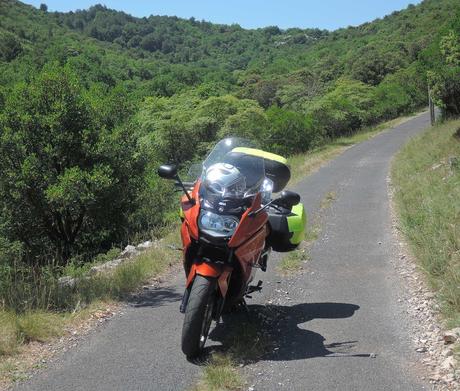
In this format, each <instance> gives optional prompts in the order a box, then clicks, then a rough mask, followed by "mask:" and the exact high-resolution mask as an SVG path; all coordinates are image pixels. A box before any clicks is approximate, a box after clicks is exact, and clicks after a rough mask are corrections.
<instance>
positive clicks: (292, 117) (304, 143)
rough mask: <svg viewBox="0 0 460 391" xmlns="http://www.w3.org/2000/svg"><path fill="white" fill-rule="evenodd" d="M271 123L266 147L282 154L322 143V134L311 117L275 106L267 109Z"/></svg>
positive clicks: (296, 151) (297, 151) (299, 150)
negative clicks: (314, 125)
mask: <svg viewBox="0 0 460 391" xmlns="http://www.w3.org/2000/svg"><path fill="white" fill-rule="evenodd" d="M267 118H268V122H269V124H270V127H269V132H268V137H267V139H265V140H264V145H265V147H266V148H267V149H268V150H270V151H273V152H276V153H279V154H281V155H286V156H287V155H290V154H293V153H299V152H304V151H307V150H308V149H309V148H311V147H313V146H316V145H318V144H320V142H321V134H320V133H319V132H318V131H317V129H315V128H314V127H313V121H312V119H311V118H310V117H306V116H305V115H303V114H300V113H296V112H294V111H289V110H284V109H282V108H279V107H276V106H273V107H271V108H270V109H269V110H268V111H267Z"/></svg>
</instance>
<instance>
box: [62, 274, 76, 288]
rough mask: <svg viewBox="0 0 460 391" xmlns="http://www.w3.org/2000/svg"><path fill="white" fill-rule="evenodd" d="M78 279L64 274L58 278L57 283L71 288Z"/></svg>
mask: <svg viewBox="0 0 460 391" xmlns="http://www.w3.org/2000/svg"><path fill="white" fill-rule="evenodd" d="M77 282H78V280H77V279H76V278H73V277H70V276H64V277H61V278H59V279H58V285H59V286H60V287H61V288H73V287H74V286H75V285H76V284H77Z"/></svg>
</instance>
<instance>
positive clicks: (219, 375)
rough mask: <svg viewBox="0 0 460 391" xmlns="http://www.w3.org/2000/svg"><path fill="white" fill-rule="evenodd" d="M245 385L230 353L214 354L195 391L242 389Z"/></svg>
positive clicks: (194, 388)
mask: <svg viewBox="0 0 460 391" xmlns="http://www.w3.org/2000/svg"><path fill="white" fill-rule="evenodd" d="M242 386H243V380H242V378H241V375H240V374H239V373H238V370H237V368H236V366H235V362H234V361H233V360H232V358H231V356H230V355H228V354H220V353H216V354H213V355H212V357H211V359H210V361H209V363H207V365H206V366H205V368H204V370H203V374H202V377H201V379H200V380H199V382H198V384H196V385H195V386H194V387H193V388H192V390H193V391H226V390H229V391H230V390H240V389H241V387H242Z"/></svg>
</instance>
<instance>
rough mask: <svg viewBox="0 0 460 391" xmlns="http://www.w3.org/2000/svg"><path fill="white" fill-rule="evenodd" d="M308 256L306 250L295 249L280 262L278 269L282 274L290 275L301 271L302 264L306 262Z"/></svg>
mask: <svg viewBox="0 0 460 391" xmlns="http://www.w3.org/2000/svg"><path fill="white" fill-rule="evenodd" d="M308 258H309V255H308V253H307V250H306V249H297V250H294V251H291V252H289V253H287V254H286V255H285V256H284V257H283V258H282V259H281V261H280V263H279V265H278V269H279V270H280V271H281V273H283V274H292V273H295V272H298V271H299V270H302V264H303V263H304V262H305V261H307V260H308Z"/></svg>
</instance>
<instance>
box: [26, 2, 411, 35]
mask: <svg viewBox="0 0 460 391" xmlns="http://www.w3.org/2000/svg"><path fill="white" fill-rule="evenodd" d="M23 2H25V3H27V4H32V5H34V6H35V7H39V6H40V3H45V4H46V5H47V6H48V10H49V11H70V10H76V9H86V8H88V7H90V6H91V5H94V4H97V3H100V4H104V5H106V6H107V7H108V8H113V9H116V10H120V11H124V12H126V13H129V14H131V15H134V16H138V17H142V16H149V15H169V16H179V17H182V18H187V19H188V18H190V17H192V16H193V17H194V18H195V19H198V20H202V19H204V20H207V21H210V22H213V23H223V24H232V23H238V24H239V25H240V26H242V27H245V28H258V27H266V26H273V25H276V26H279V27H281V28H288V27H302V28H307V27H317V28H321V29H328V30H335V29H337V28H340V27H347V26H356V25H359V24H361V23H364V22H370V21H372V20H374V19H376V18H379V17H382V16H385V15H387V14H390V13H391V12H393V11H395V10H401V9H403V8H406V7H407V6H408V5H409V4H411V3H412V4H418V3H420V0H412V1H407V0H227V1H223V0H74V1H62V0H38V1H37V0H23Z"/></svg>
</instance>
